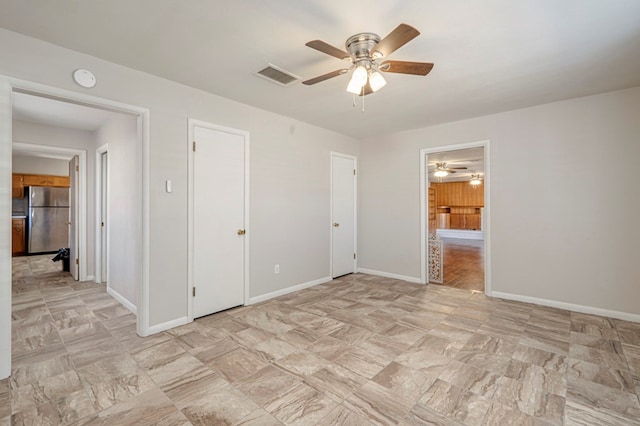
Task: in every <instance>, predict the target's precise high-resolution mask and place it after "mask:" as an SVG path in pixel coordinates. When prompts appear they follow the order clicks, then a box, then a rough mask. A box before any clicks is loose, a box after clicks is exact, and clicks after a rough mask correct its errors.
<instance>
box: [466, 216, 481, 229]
mask: <svg viewBox="0 0 640 426" xmlns="http://www.w3.org/2000/svg"><path fill="white" fill-rule="evenodd" d="M464 229H469V230H473V231H479V230H481V229H482V223H481V216H480V214H465V215H464Z"/></svg>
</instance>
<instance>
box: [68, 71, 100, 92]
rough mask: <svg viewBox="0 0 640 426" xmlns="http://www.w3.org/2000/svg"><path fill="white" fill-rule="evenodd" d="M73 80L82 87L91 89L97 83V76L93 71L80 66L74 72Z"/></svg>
mask: <svg viewBox="0 0 640 426" xmlns="http://www.w3.org/2000/svg"><path fill="white" fill-rule="evenodd" d="M73 81H75V82H76V83H78V85H80V86H82V87H85V88H87V89H90V88H92V87H93V86H95V85H96V76H95V75H93V73H92V72H91V71H89V70H85V69H83V68H80V69H77V70H75V71H74V72H73Z"/></svg>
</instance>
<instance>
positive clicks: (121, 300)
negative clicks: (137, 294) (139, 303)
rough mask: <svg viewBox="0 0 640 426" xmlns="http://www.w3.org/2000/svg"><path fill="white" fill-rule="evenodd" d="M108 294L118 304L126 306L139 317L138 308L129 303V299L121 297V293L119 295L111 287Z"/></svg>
mask: <svg viewBox="0 0 640 426" xmlns="http://www.w3.org/2000/svg"><path fill="white" fill-rule="evenodd" d="M107 293H108V294H109V295H110V296H111V297H113V298H114V299H116V300H117V301H118V302H120V304H121V305H122V306H124V307H125V308H127V309H128V310H130V311H131V312H133V314H134V315H137V313H138V309H137V308H136V306H135V305H134V304H133V303H131V302H129V301H128V300H127V299H125V298H124V296H123V295H121V294H120V293H118V292H117V291H115V290H114V289H112V288H109V287H107Z"/></svg>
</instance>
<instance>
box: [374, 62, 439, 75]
mask: <svg viewBox="0 0 640 426" xmlns="http://www.w3.org/2000/svg"><path fill="white" fill-rule="evenodd" d="M432 68H433V64H432V63H429V62H407V61H384V62H383V63H382V64H381V65H380V71H384V72H396V73H400V74H413V75H427V74H429V72H430V71H431V69H432Z"/></svg>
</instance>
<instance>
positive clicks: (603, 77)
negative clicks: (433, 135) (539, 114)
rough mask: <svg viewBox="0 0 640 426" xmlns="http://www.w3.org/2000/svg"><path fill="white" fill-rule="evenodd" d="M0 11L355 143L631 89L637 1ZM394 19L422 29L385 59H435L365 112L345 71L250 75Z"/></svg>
mask: <svg viewBox="0 0 640 426" xmlns="http://www.w3.org/2000/svg"><path fill="white" fill-rule="evenodd" d="M0 10H2V13H0V27H4V28H6V29H9V30H13V31H17V32H20V33H23V34H26V35H29V36H32V37H36V38H39V39H42V40H46V41H49V42H51V43H55V44H58V45H60V46H64V47H67V48H70V49H74V50H77V51H81V52H84V53H88V54H91V55H94V56H97V57H100V58H103V59H106V60H109V61H111V62H115V63H119V64H122V65H125V66H128V67H131V68H135V69H138V70H142V71H146V72H148V73H151V74H155V75H158V76H161V77H165V78H168V79H171V80H175V81H179V82H182V83H184V84H187V85H189V86H193V87H197V88H200V89H203V90H206V91H209V92H211V93H215V94H218V95H221V96H224V97H226V98H230V99H234V100H237V101H240V102H244V103H247V104H250V105H254V106H257V107H259V108H263V109H267V110H270V111H273V112H276V113H280V114H284V115H286V116H290V117H294V118H297V119H299V120H302V121H305V122H309V123H312V124H315V125H318V126H321V127H325V128H329V129H333V130H336V131H338V132H341V133H344V134H348V135H352V136H356V137H367V136H372V135H375V134H379V133H387V132H392V131H399V130H405V129H411V128H419V127H424V126H426V125H430V124H435V123H441V122H446V121H453V120H459V119H463V118H468V117H473V116H479V115H485V114H489V113H493V112H499V111H505V110H511V109H515V108H521V107H526V106H531V105H537V104H541V103H547V102H553V101H557V100H562V99H568V98H573V97H578V96H584V95H589V94H595V93H600V92H604V91H609V90H615V89H622V88H627V87H632V86H637V85H640V54H638V52H640V1H638V0H517V1H514V0H468V1H464V2H463V1H451V0H386V1H375V2H372V1H366V2H365V1H344V0H297V1H282V0H244V1H230V0H193V1H188V2H177V1H175V0H136V1H131V0H92V1H78V0H56V1H51V0H29V1H24V0H0ZM400 23H407V24H409V25H412V26H414V27H416V28H417V29H418V30H420V31H421V33H422V34H421V35H420V36H419V37H418V38H416V39H414V40H413V41H412V42H410V43H409V44H407V45H406V46H404V47H402V48H401V49H399V50H398V51H396V52H394V53H393V54H392V55H391V56H390V58H391V59H396V60H413V61H424V62H433V63H435V67H434V69H433V71H432V72H431V73H430V74H429V75H428V76H427V77H418V76H410V75H399V74H386V75H385V77H387V81H388V84H387V86H386V87H385V88H383V89H382V90H381V91H380V92H378V93H375V94H373V95H370V96H367V97H366V99H365V103H366V105H365V107H366V108H365V109H366V111H365V112H364V113H363V112H362V111H361V109H360V108H353V107H352V106H351V104H352V96H351V95H349V94H348V93H347V92H345V88H346V84H347V80H348V77H347V76H341V77H336V78H334V79H331V80H328V81H325V82H323V83H319V84H317V85H315V86H304V85H302V84H300V83H297V84H294V85H292V86H289V87H281V86H278V85H275V84H273V83H271V82H269V81H266V80H264V79H262V78H258V77H256V76H255V74H254V73H255V72H256V71H258V70H260V69H262V68H263V67H264V66H266V65H267V63H273V64H274V65H277V66H279V67H281V68H284V69H286V70H288V71H290V72H292V73H293V74H296V75H298V76H301V77H302V78H303V79H309V78H312V77H315V76H318V75H320V74H324V73H327V72H329V71H333V70H335V69H339V68H343V67H344V65H345V63H344V62H341V61H340V60H338V59H336V58H333V57H330V56H327V55H324V54H322V53H320V52H317V51H315V50H312V49H310V48H308V47H305V45H304V44H305V43H306V42H307V41H310V40H314V39H321V40H324V41H326V42H327V43H330V44H332V45H334V46H336V47H338V48H341V49H343V48H344V41H345V40H346V39H347V38H348V37H349V36H351V35H353V34H355V33H358V32H375V33H377V34H379V35H380V36H382V37H384V36H385V35H386V34H388V33H389V32H390V31H391V30H392V29H393V28H395V27H396V26H397V25H398V24H400ZM82 65H83V64H80V63H79V64H77V67H81V66H82ZM72 71H73V70H69V72H72ZM100 78H101V76H100V75H97V79H98V84H100Z"/></svg>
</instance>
